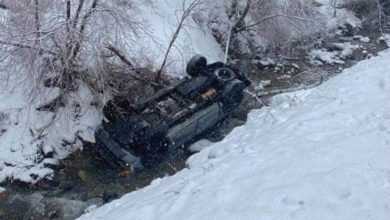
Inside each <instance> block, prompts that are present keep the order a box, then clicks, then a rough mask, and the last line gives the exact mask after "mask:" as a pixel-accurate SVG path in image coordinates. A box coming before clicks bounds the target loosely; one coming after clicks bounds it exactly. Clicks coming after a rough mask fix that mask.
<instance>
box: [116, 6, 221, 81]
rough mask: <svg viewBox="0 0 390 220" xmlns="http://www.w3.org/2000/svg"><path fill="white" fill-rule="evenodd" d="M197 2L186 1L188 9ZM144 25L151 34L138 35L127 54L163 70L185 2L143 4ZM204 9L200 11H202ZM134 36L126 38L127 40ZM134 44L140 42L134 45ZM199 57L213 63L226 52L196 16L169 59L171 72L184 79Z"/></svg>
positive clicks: (181, 33)
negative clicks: (164, 60) (191, 62)
mask: <svg viewBox="0 0 390 220" xmlns="http://www.w3.org/2000/svg"><path fill="white" fill-rule="evenodd" d="M191 2H193V0H190V1H185V7H188V5H189V4H190V3H191ZM139 6H140V14H141V15H142V19H143V22H145V23H146V26H147V27H148V33H149V34H147V35H142V36H134V38H135V39H129V40H128V42H127V43H126V44H125V45H126V46H125V51H127V52H128V53H130V57H132V58H134V59H135V60H136V62H137V63H139V64H140V65H148V64H150V63H148V62H151V64H152V65H153V66H154V67H155V68H159V67H160V65H161V64H162V62H163V59H164V54H165V53H166V51H167V48H168V45H169V43H170V41H171V39H172V36H173V35H174V32H175V31H176V28H177V26H178V24H179V22H180V17H181V16H182V14H183V1H182V0H154V1H153V2H152V3H151V2H145V3H142V4H140V5H139ZM200 9H201V8H200V7H199V8H196V9H195V11H196V10H200ZM132 35H133V34H132V33H127V34H126V35H124V36H122V37H123V38H124V40H125V41H126V38H128V36H132ZM134 42H137V43H136V44H134ZM195 54H202V55H204V56H205V57H207V58H208V61H209V62H215V61H222V60H223V58H224V52H223V50H222V48H221V47H220V45H219V44H218V43H217V41H216V40H215V38H214V37H213V36H212V34H211V31H210V30H209V29H207V28H205V27H202V26H200V25H199V24H198V23H197V22H195V20H194V15H191V16H189V17H188V19H187V20H186V21H185V22H184V24H183V28H182V29H181V30H180V33H179V36H178V38H177V40H176V41H175V43H174V46H173V47H172V50H171V52H170V54H169V56H168V61H167V64H168V65H167V67H166V71H167V73H169V74H171V75H173V76H178V77H183V76H184V75H185V66H186V64H187V62H188V61H189V60H190V59H191V57H192V56H194V55H195Z"/></svg>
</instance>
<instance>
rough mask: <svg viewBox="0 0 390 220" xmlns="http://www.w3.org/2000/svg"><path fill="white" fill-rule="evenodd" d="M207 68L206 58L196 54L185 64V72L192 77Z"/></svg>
mask: <svg viewBox="0 0 390 220" xmlns="http://www.w3.org/2000/svg"><path fill="white" fill-rule="evenodd" d="M206 68H207V59H206V57H204V56H202V55H200V54H197V55H195V56H193V57H192V58H191V59H190V61H189V62H188V64H187V67H186V71H187V74H188V75H190V76H192V77H197V76H199V75H200V74H202V73H203V72H204V71H205V70H206Z"/></svg>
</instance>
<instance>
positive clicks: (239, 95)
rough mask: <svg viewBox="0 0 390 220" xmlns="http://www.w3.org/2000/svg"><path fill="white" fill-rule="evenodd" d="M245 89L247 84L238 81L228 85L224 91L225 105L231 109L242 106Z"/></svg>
mask: <svg viewBox="0 0 390 220" xmlns="http://www.w3.org/2000/svg"><path fill="white" fill-rule="evenodd" d="M245 87H246V86H245V84H244V83H243V82H241V81H238V80H235V81H233V82H231V83H229V84H228V85H226V87H225V89H224V91H223V99H222V100H223V103H224V104H225V105H226V106H229V107H231V106H236V105H238V104H240V103H241V100H242V99H243V97H244V92H243V90H244V88H245Z"/></svg>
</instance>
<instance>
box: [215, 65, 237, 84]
mask: <svg viewBox="0 0 390 220" xmlns="http://www.w3.org/2000/svg"><path fill="white" fill-rule="evenodd" d="M214 75H215V76H216V77H217V79H218V80H219V81H220V82H221V83H228V82H230V81H232V80H234V79H235V78H236V74H235V73H234V71H233V70H231V69H229V68H226V67H221V68H218V69H216V70H215V71H214Z"/></svg>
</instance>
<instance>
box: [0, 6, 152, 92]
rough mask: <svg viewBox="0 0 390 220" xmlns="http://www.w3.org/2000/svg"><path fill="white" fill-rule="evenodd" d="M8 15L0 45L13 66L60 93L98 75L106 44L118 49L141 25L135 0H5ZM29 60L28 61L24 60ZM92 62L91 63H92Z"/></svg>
mask: <svg viewBox="0 0 390 220" xmlns="http://www.w3.org/2000/svg"><path fill="white" fill-rule="evenodd" d="M3 4H4V5H6V6H7V9H8V15H7V16H6V17H5V19H4V20H2V21H1V23H0V49H2V50H6V51H7V52H8V53H4V54H5V55H4V56H8V57H9V56H12V57H13V59H7V60H12V62H13V64H14V65H9V68H11V67H12V66H24V67H25V69H28V70H29V71H30V72H31V74H30V75H31V78H32V79H34V80H36V81H37V85H38V84H39V83H41V82H42V81H44V80H45V79H47V78H48V77H49V78H55V79H53V80H51V82H52V83H53V86H57V87H59V88H61V90H62V91H63V92H66V91H68V90H73V89H75V88H76V87H77V84H78V81H80V80H81V81H86V82H88V81H90V80H86V78H91V77H93V78H95V79H99V78H101V77H102V74H104V73H103V71H101V70H99V69H97V67H98V66H99V65H100V64H99V63H100V62H101V58H102V57H101V55H102V53H103V51H104V50H107V49H106V47H105V45H106V44H107V43H110V44H112V45H113V46H115V47H121V44H122V43H124V40H123V39H120V38H118V37H117V36H118V35H121V36H124V33H123V32H124V31H126V33H128V32H132V33H134V34H137V33H139V32H141V31H142V30H145V29H146V28H145V27H141V23H142V22H141V21H140V19H137V17H138V16H137V13H138V11H137V5H136V2H135V1H133V0H129V1H122V0H112V1H103V0H90V1H85V0H58V1H52V0H4V1H3ZM27 60H28V62H26V61H27ZM92 63H93V64H92Z"/></svg>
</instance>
